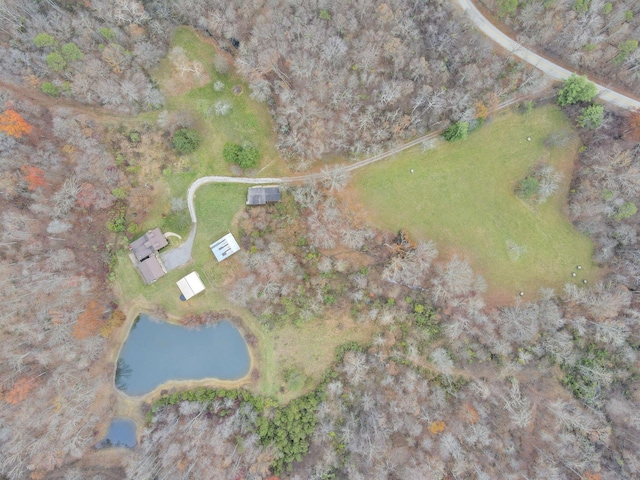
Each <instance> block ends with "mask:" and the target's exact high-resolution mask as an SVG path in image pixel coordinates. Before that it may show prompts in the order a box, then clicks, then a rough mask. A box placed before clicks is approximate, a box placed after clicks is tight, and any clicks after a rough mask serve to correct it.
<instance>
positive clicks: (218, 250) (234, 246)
mask: <svg viewBox="0 0 640 480" xmlns="http://www.w3.org/2000/svg"><path fill="white" fill-rule="evenodd" d="M209 248H210V249H211V251H212V252H213V254H214V255H215V256H216V259H217V260H218V261H219V262H221V261H222V260H224V259H225V258H229V257H230V256H231V255H233V254H234V253H236V252H237V251H238V250H240V245H238V242H236V239H235V238H233V235H232V234H230V233H227V234H226V235H225V236H224V237H222V238H221V239H220V240H218V241H217V242H214V243H212V244H211V245H209Z"/></svg>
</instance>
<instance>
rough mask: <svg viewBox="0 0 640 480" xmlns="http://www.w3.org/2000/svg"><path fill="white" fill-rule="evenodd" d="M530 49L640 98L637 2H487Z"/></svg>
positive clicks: (600, 0) (582, 0)
mask: <svg viewBox="0 0 640 480" xmlns="http://www.w3.org/2000/svg"><path fill="white" fill-rule="evenodd" d="M481 5H483V6H484V7H486V9H488V10H489V11H490V12H491V13H492V14H493V15H494V16H495V18H496V19H497V21H498V22H500V23H503V24H504V25H506V26H508V27H510V28H511V29H512V32H513V33H514V34H515V35H517V38H518V41H519V42H521V43H522V44H523V45H525V46H527V47H533V48H535V49H536V50H538V51H540V52H542V53H544V54H546V55H548V56H549V57H550V58H552V59H559V60H560V61H562V62H564V63H565V64H567V65H569V66H570V67H571V68H572V69H573V70H576V69H578V70H580V71H581V72H584V73H588V74H589V75H590V76H595V77H596V78H599V79H602V80H603V81H604V83H606V84H608V85H610V86H613V87H618V88H622V89H623V90H624V91H626V92H628V93H629V94H631V95H632V96H633V95H634V94H635V95H636V96H637V94H638V88H639V87H640V82H639V80H638V70H639V69H640V50H639V49H638V40H639V38H640V6H639V5H638V2H635V1H633V0H621V1H612V2H607V1H605V0H571V1H569V0H568V1H541V0H524V1H523V0H520V1H518V0H481Z"/></svg>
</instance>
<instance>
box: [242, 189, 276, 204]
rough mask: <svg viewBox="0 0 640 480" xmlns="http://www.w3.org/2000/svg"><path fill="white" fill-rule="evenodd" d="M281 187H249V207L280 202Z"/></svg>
mask: <svg viewBox="0 0 640 480" xmlns="http://www.w3.org/2000/svg"><path fill="white" fill-rule="evenodd" d="M280 198H281V197H280V187H279V186H278V185H259V186H257V187H249V191H248V192H247V205H265V204H267V203H271V202H279V201H280Z"/></svg>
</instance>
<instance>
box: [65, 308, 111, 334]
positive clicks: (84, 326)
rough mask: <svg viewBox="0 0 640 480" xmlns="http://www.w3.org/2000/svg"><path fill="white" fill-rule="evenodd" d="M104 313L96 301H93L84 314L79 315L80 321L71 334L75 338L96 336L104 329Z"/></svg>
mask: <svg viewBox="0 0 640 480" xmlns="http://www.w3.org/2000/svg"><path fill="white" fill-rule="evenodd" d="M103 312H104V309H103V308H102V306H101V305H100V304H99V303H98V302H96V301H95V300H91V301H90V302H89V304H88V305H87V308H86V309H85V310H84V312H82V313H81V314H80V315H78V321H77V322H76V324H75V325H74V327H73V331H72V332H71V334H72V335H73V336H74V337H75V338H89V337H92V336H94V335H96V334H97V333H98V332H99V331H100V328H101V327H102V322H101V321H100V319H101V317H102V313H103Z"/></svg>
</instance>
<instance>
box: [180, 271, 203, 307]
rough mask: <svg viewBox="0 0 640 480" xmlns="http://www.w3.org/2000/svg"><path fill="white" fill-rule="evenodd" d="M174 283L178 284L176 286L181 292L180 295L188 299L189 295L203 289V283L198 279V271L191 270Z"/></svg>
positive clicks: (193, 294) (191, 295)
mask: <svg viewBox="0 0 640 480" xmlns="http://www.w3.org/2000/svg"><path fill="white" fill-rule="evenodd" d="M176 285H178V288H179V289H180V291H181V292H182V296H183V297H184V299H185V300H189V299H190V298H191V297H193V296H195V295H197V294H199V293H200V292H202V291H204V283H202V280H200V275H198V272H191V273H190V274H189V275H187V276H186V277H183V278H181V279H180V280H178V281H177V282H176Z"/></svg>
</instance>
